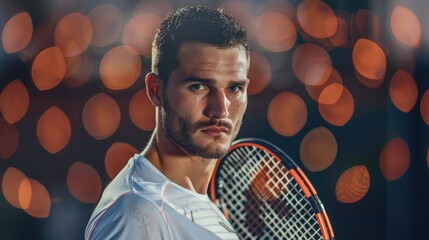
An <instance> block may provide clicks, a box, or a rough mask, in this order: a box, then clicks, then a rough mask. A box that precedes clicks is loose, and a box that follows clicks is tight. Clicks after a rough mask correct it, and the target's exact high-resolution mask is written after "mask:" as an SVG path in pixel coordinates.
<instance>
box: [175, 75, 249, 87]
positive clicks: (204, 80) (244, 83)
mask: <svg viewBox="0 0 429 240" xmlns="http://www.w3.org/2000/svg"><path fill="white" fill-rule="evenodd" d="M187 82H199V83H205V84H215V82H216V81H215V80H212V79H207V78H199V77H195V76H189V77H187V78H185V79H183V80H182V83H187ZM228 85H230V86H233V85H234V86H247V85H249V79H242V80H234V81H231V82H229V83H228Z"/></svg>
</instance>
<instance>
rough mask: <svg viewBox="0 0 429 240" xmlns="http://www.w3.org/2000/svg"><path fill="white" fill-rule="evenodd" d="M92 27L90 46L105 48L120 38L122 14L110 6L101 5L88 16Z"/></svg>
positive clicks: (113, 6)
mask: <svg viewBox="0 0 429 240" xmlns="http://www.w3.org/2000/svg"><path fill="white" fill-rule="evenodd" d="M88 17H89V19H90V20H91V23H92V27H93V36H92V42H91V45H93V46H95V47H106V46H109V45H111V44H112V43H114V42H115V41H116V40H118V38H119V37H120V36H121V32H122V26H123V17H122V12H121V11H120V10H119V9H118V8H117V7H116V6H115V5H112V4H101V5H99V6H97V7H95V8H94V9H92V10H91V12H89V14H88Z"/></svg>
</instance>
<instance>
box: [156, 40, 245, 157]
mask: <svg viewBox="0 0 429 240" xmlns="http://www.w3.org/2000/svg"><path fill="white" fill-rule="evenodd" d="M178 59H179V67H178V68H176V69H175V70H173V72H172V73H171V74H170V77H169V80H168V83H167V85H166V86H164V90H163V107H162V108H161V109H160V111H161V115H160V117H161V127H162V129H163V131H164V133H165V134H166V135H167V136H168V137H169V138H170V139H172V140H173V141H175V142H176V143H177V144H178V145H180V146H182V147H184V148H185V149H187V150H188V151H190V152H191V153H193V154H196V155H198V156H201V157H205V158H211V159H213V158H220V157H222V156H223V155H225V154H226V153H227V151H228V149H229V147H230V146H231V142H232V140H233V139H234V138H235V137H236V136H237V134H238V131H239V129H240V126H241V121H242V118H243V114H244V112H245V110H246V107H247V86H248V82H249V80H248V79H247V71H248V68H249V59H248V57H247V54H246V51H245V49H244V48H242V47H238V46H235V47H231V48H218V47H215V46H211V45H207V44H202V43H184V44H183V45H182V46H181V47H180V49H179V54H178Z"/></svg>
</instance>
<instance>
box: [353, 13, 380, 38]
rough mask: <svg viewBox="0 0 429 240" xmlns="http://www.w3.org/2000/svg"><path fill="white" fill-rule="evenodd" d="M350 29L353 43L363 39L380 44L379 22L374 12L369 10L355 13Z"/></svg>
mask: <svg viewBox="0 0 429 240" xmlns="http://www.w3.org/2000/svg"><path fill="white" fill-rule="evenodd" d="M351 27H352V29H351V33H352V38H353V41H356V40H358V39H359V38H364V39H371V40H373V41H374V42H376V43H379V44H381V42H380V38H381V33H380V30H381V21H380V17H379V16H378V15H377V14H376V13H375V12H374V11H372V10H370V9H359V10H358V11H356V12H355V13H354V14H353V16H352V20H351Z"/></svg>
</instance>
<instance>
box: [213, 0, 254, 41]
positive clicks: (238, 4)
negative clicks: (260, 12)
mask: <svg viewBox="0 0 429 240" xmlns="http://www.w3.org/2000/svg"><path fill="white" fill-rule="evenodd" d="M252 8H253V6H252V5H250V4H249V3H246V2H243V1H226V2H224V3H222V4H221V5H220V6H219V9H223V12H224V13H226V14H229V15H231V16H234V18H235V20H237V22H238V23H239V24H240V25H241V26H243V27H244V28H245V29H246V31H247V34H248V36H249V38H252V37H253V35H254V34H255V17H254V16H253V14H252V11H253V9H252Z"/></svg>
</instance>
